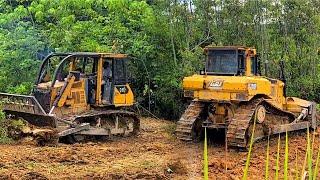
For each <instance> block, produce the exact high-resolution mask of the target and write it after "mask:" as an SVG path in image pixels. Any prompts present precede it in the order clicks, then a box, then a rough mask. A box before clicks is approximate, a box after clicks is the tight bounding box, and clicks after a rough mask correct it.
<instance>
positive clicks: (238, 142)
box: [227, 98, 294, 148]
mask: <svg viewBox="0 0 320 180" xmlns="http://www.w3.org/2000/svg"><path fill="white" fill-rule="evenodd" d="M258 105H263V106H264V107H265V108H266V110H267V112H268V113H269V116H275V115H278V116H282V117H285V118H288V120H290V119H291V120H294V114H292V113H290V112H287V111H283V110H281V109H279V108H277V107H275V106H273V105H272V104H270V103H269V102H267V101H266V100H265V99H264V98H258V99H254V100H252V101H250V102H248V103H246V104H243V105H241V106H240V107H239V108H237V110H236V111H235V114H234V116H233V118H232V121H231V122H230V124H229V126H228V130H227V144H228V146H232V147H239V148H246V147H247V146H248V140H249V138H248V134H247V130H248V128H249V127H250V125H251V124H252V122H253V119H254V115H255V111H256V108H257V106H258ZM263 124H264V125H265V126H266V127H267V128H269V129H268V132H266V134H265V135H257V136H256V135H255V137H254V141H256V140H258V139H261V138H263V137H265V136H266V135H268V133H271V129H272V127H273V126H274V125H277V124H268V123H263ZM256 129H257V126H256Z"/></svg>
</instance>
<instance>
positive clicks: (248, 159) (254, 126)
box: [242, 115, 257, 180]
mask: <svg viewBox="0 0 320 180" xmlns="http://www.w3.org/2000/svg"><path fill="white" fill-rule="evenodd" d="M256 119H257V115H255V116H254V120H253V129H252V134H251V137H250V146H249V152H248V155H247V161H246V167H245V169H244V172H243V176H242V180H247V178H248V171H249V165H250V158H251V151H252V145H253V140H254V131H255V129H256Z"/></svg>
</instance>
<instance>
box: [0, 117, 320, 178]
mask: <svg viewBox="0 0 320 180" xmlns="http://www.w3.org/2000/svg"><path fill="white" fill-rule="evenodd" d="M174 128H175V124H174V123H173V122H169V121H165V120H156V119H151V118H143V119H142V122H141V132H140V133H139V134H138V135H137V136H136V137H127V138H115V139H112V140H109V141H104V142H87V143H78V144H74V145H66V144H59V145H58V146H57V147H38V146H35V145H32V144H29V143H26V142H19V143H17V144H12V145H0V179H202V163H203V161H202V159H203V154H202V152H203V144H202V143H184V142H180V141H179V140H177V139H176V138H175V137H174V135H173V132H174ZM211 135H212V136H213V135H215V134H211ZM314 135H315V136H314V142H315V143H314V149H315V152H314V158H313V159H314V160H315V159H316V153H317V150H318V147H319V145H320V141H319V140H320V139H319V136H318V134H317V133H315V134H314ZM222 138H223V137H222ZM213 140H214V139H211V141H213ZM281 143H282V144H281V153H280V164H281V166H280V176H282V174H283V161H284V152H285V151H284V146H285V145H284V137H282V141H281ZM266 144H267V141H266V140H264V141H262V142H258V143H257V144H256V145H255V146H254V148H253V152H252V158H251V165H250V169H249V178H250V179H258V178H259V179H261V178H262V177H263V176H264V174H265V158H266ZM305 149H306V133H305V132H304V131H301V132H297V133H291V134H289V153H290V156H289V175H290V177H291V178H293V177H294V176H295V175H296V173H297V172H298V173H299V175H300V174H301V169H302V167H303V164H304V163H303V162H304V159H305ZM270 151H271V152H270V163H269V172H270V177H273V176H274V174H275V162H276V154H277V137H273V138H271V141H270ZM208 152H209V177H210V179H241V177H242V174H243V169H244V166H245V162H246V157H247V152H240V151H238V150H234V149H232V150H228V152H227V153H226V152H225V148H224V143H223V141H220V142H215V143H210V144H209V149H208ZM296 155H297V156H298V161H297V162H298V163H297V165H298V170H299V171H297V170H296Z"/></svg>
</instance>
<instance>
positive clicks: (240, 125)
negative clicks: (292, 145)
mask: <svg viewBox="0 0 320 180" xmlns="http://www.w3.org/2000/svg"><path fill="white" fill-rule="evenodd" d="M204 52H205V53H204V54H205V55H206V65H205V68H204V70H201V71H200V74H196V75H192V76H189V77H185V78H184V79H183V89H184V96H185V97H188V98H192V102H191V104H190V105H189V106H188V108H187V109H186V111H185V112H184V114H183V115H182V117H181V118H180V120H179V121H178V122H177V128H176V135H177V137H178V139H181V140H184V141H192V140H197V139H199V138H200V137H201V136H202V135H203V127H206V128H209V129H222V130H225V134H226V141H227V142H226V143H227V145H228V147H239V148H247V147H248V145H249V140H250V138H251V136H252V132H253V131H252V130H253V124H254V121H255V124H256V126H255V127H256V128H255V132H254V136H253V137H254V141H256V140H259V139H261V138H264V137H266V136H268V135H272V134H278V133H283V132H286V131H288V132H289V131H296V130H300V129H307V128H309V127H310V128H312V129H316V128H317V125H318V124H317V115H316V103H314V102H310V101H306V100H303V99H299V98H296V97H287V96H286V84H285V82H286V80H285V76H284V73H283V69H284V68H283V67H284V65H283V63H281V64H280V67H281V72H282V73H280V74H281V76H280V78H279V79H273V78H269V77H265V76H262V75H261V68H260V66H261V63H260V60H259V58H258V55H257V53H256V49H254V48H249V47H241V46H225V47H217V46H208V47H206V48H205V49H204Z"/></svg>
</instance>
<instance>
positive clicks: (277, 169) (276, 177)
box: [275, 134, 280, 180]
mask: <svg viewBox="0 0 320 180" xmlns="http://www.w3.org/2000/svg"><path fill="white" fill-rule="evenodd" d="M279 159H280V134H279V138H278V151H277V162H276V176H275V180H278V179H279Z"/></svg>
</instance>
